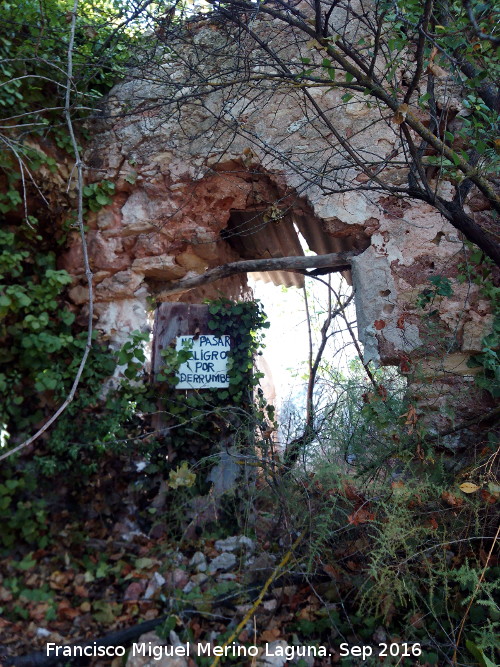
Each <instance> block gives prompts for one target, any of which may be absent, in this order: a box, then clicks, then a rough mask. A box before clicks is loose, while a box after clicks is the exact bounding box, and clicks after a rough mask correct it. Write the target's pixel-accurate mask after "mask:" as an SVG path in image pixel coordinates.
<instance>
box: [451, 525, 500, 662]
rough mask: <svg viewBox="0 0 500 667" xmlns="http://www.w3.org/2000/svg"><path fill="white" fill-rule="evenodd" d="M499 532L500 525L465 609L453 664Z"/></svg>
mask: <svg viewBox="0 0 500 667" xmlns="http://www.w3.org/2000/svg"><path fill="white" fill-rule="evenodd" d="M499 534H500V525H499V526H498V528H497V532H496V534H495V537H494V538H493V542H492V544H491V547H490V550H489V552H488V556H487V558H486V563H485V565H484V568H483V571H482V572H481V576H480V577H479V581H478V582H477V584H476V587H475V589H474V592H473V593H472V595H471V598H470V600H469V604H468V605H467V609H466V610H465V614H464V615H463V618H462V620H461V622H460V627H459V628H458V636H457V641H456V643H455V650H454V651H453V658H452V663H453V665H456V664H457V649H458V645H459V644H460V638H461V637H462V631H463V629H464V625H465V621H466V620H467V616H468V615H469V611H470V608H471V607H472V603H473V602H474V600H475V599H476V595H477V592H478V590H479V588H480V586H481V584H482V583H483V579H484V575H485V574H486V570H487V569H488V564H489V562H490V558H491V554H492V553H493V549H494V548H495V544H496V542H497V539H498V535H499Z"/></svg>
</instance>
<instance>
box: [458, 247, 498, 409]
mask: <svg viewBox="0 0 500 667" xmlns="http://www.w3.org/2000/svg"><path fill="white" fill-rule="evenodd" d="M469 249H471V248H470V247H469ZM493 268H494V264H493V262H492V261H491V260H490V259H489V258H488V257H485V256H484V254H483V253H482V252H481V251H480V250H477V249H476V250H474V249H473V248H472V251H471V253H470V255H469V257H468V262H467V263H466V264H461V265H460V267H459V269H460V274H459V276H458V280H459V282H462V283H463V282H465V281H466V280H470V281H471V282H473V283H475V284H476V285H478V286H479V288H480V293H481V295H482V296H484V297H485V298H486V299H488V300H489V302H490V304H491V310H492V313H493V322H492V330H491V332H490V333H489V334H487V335H486V336H485V337H484V338H483V340H482V349H481V352H480V353H479V354H475V355H473V356H472V357H471V358H470V359H469V361H468V366H469V367H470V368H475V369H477V368H480V369H481V370H480V372H478V373H476V375H475V380H476V383H477V384H478V385H479V386H480V387H482V388H483V389H486V390H487V391H489V392H490V394H491V395H492V396H493V397H494V398H499V397H500V288H499V287H497V285H496V284H495V280H494V278H493Z"/></svg>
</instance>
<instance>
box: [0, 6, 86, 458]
mask: <svg viewBox="0 0 500 667" xmlns="http://www.w3.org/2000/svg"><path fill="white" fill-rule="evenodd" d="M78 1H79V0H74V5H73V10H72V12H71V27H70V39H69V45H68V60H67V75H66V96H65V104H64V116H65V118H66V123H67V126H68V131H69V134H70V138H71V143H72V146H73V152H74V156H75V167H76V170H77V181H78V184H77V190H78V209H77V223H78V228H79V230H80V238H81V243H82V250H83V263H84V268H85V275H86V277H87V283H88V289H89V304H88V309H89V314H88V325H87V342H86V345H85V350H84V352H83V356H82V360H81V361H80V365H79V367H78V370H77V373H76V376H75V379H74V380H73V384H72V386H71V389H70V391H69V394H68V395H67V397H66V399H65V400H64V402H63V403H62V405H60V406H59V408H58V409H57V410H56V412H55V413H54V414H53V415H52V416H51V417H50V419H48V420H47V421H46V422H45V424H44V425H43V426H42V427H41V428H40V429H38V431H37V432H36V433H35V434H34V435H32V436H31V437H30V438H28V439H27V440H25V441H24V442H22V443H21V444H20V445H17V447H14V449H11V450H9V451H8V452H5V453H4V454H2V455H1V456H0V461H2V460H3V459H6V458H8V457H9V456H12V455H13V454H16V453H17V452H19V451H21V450H22V449H24V448H26V447H28V445H31V444H32V443H33V442H35V440H37V439H38V438H39V437H40V436H41V435H42V434H43V433H45V431H46V430H47V429H48V428H50V426H52V424H53V423H54V422H55V421H57V419H58V418H59V416H60V415H61V414H62V413H63V412H64V411H65V410H66V408H67V407H68V405H69V404H70V403H71V401H72V400H73V398H74V397H75V393H76V390H77V388H78V385H79V383H80V379H81V376H82V373H83V369H84V368H85V364H86V363H87V358H88V356H89V352H90V349H91V347H92V328H93V325H92V320H93V311H94V308H93V290H92V271H91V270H90V265H89V258H88V252H87V241H86V238H85V227H84V223H83V164H82V161H81V157H80V150H79V148H78V142H77V140H76V136H75V131H74V128H73V122H72V118H71V89H72V84H73V48H74V43H75V30H76V17H77V14H78Z"/></svg>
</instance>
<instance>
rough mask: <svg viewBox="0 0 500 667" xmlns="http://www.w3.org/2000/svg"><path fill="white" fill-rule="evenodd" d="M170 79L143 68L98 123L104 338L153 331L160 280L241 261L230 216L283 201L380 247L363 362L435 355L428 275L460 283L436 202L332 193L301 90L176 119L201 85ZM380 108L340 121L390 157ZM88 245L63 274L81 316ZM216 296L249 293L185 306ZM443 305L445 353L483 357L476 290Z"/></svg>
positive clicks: (333, 99) (93, 177) (201, 38)
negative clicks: (230, 236)
mask: <svg viewBox="0 0 500 667" xmlns="http://www.w3.org/2000/svg"><path fill="white" fill-rule="evenodd" d="M272 23H273V22H272V21H270V22H267V23H266V24H264V27H263V31H264V33H265V32H266V31H272ZM193 42H194V43H195V44H196V45H197V46H198V47H199V46H200V45H201V46H203V45H204V44H210V46H211V47H213V46H214V44H217V43H218V42H220V48H221V49H223V48H224V45H225V37H224V36H223V35H221V34H219V33H218V32H217V30H216V29H215V28H214V26H210V25H205V26H202V27H201V28H199V29H198V31H197V32H196V33H195V35H194V37H193ZM186 48H188V47H186ZM193 57H194V56H193ZM227 57H228V58H229V57H230V55H228V56H227ZM206 67H207V72H206V76H207V77H209V76H210V75H211V74H213V75H214V76H216V74H217V64H216V63H214V64H213V65H212V64H210V63H207V64H206ZM162 68H163V69H162ZM211 68H212V69H213V73H212V72H211ZM257 69H258V68H257V67H256V70H257ZM160 70H161V72H163V73H164V74H165V73H166V78H165V80H164V81H163V82H162V81H161V80H160V79H161V77H159V76H156V77H153V76H151V77H150V78H148V79H147V80H145V79H144V78H143V77H142V76H141V75H140V74H139V73H136V74H135V75H132V76H131V77H130V78H129V80H127V81H125V82H123V83H121V84H119V85H117V86H116V87H115V88H114V89H113V90H112V91H111V93H110V95H109V96H108V99H107V102H106V105H105V107H104V108H103V110H102V114H101V115H100V116H97V117H95V118H93V119H92V120H91V126H92V133H93V140H92V141H91V143H90V146H89V148H88V150H87V151H86V154H85V163H86V165H87V168H88V169H87V179H88V181H89V182H98V181H100V180H102V179H108V180H110V181H113V182H114V183H116V194H115V196H114V198H113V203H112V204H111V205H110V206H107V207H105V208H103V209H102V210H100V211H99V212H98V213H95V214H91V215H90V216H89V220H88V225H89V228H90V231H89V234H88V244H89V255H90V261H91V266H92V269H93V271H94V281H95V301H96V315H97V318H98V319H97V327H98V328H99V329H100V330H101V331H102V333H103V335H105V336H106V337H108V338H109V339H110V340H111V341H112V342H113V343H114V344H116V345H118V344H121V343H122V342H123V340H124V339H125V338H126V335H127V333H128V332H129V331H130V330H133V329H138V328H139V329H140V328H144V327H145V326H147V312H146V310H147V303H148V299H147V297H148V296H150V295H152V294H153V293H154V296H155V298H156V299H162V296H161V285H162V284H165V283H168V282H170V281H174V280H177V279H179V278H182V277H184V276H189V275H192V274H198V273H202V272H203V271H205V270H206V269H207V268H209V267H213V266H216V265H219V264H222V263H226V262H230V261H235V260H237V259H238V258H239V256H238V254H237V253H236V252H235V251H234V250H233V248H232V247H231V246H230V244H229V243H228V242H227V241H225V240H223V239H222V238H221V236H220V233H221V231H222V230H224V229H225V228H226V226H227V224H228V220H229V217H230V214H231V210H232V209H239V210H243V209H245V208H247V207H249V206H255V205H256V204H259V205H261V206H262V207H265V206H269V205H272V204H273V203H274V202H276V201H279V202H280V204H281V205H283V203H285V205H286V206H289V207H290V208H292V209H293V208H298V209H300V210H301V211H303V212H306V213H307V215H308V216H309V218H310V219H311V224H318V225H321V226H322V227H323V229H324V230H325V231H326V232H327V233H328V234H330V235H331V236H333V237H335V238H338V239H344V241H345V240H346V239H347V241H348V240H349V239H352V238H355V237H357V236H359V234H360V232H363V233H364V234H365V235H366V236H367V237H370V238H371V243H370V246H369V247H368V249H367V250H365V251H364V252H363V253H362V254H360V255H359V256H358V257H356V259H355V260H354V262H353V271H352V273H353V282H354V286H355V288H356V308H357V317H358V326H359V337H360V339H361V341H362V343H363V344H364V346H365V358H366V360H375V361H381V362H382V363H398V361H399V360H400V359H401V357H402V356H404V355H407V354H408V353H409V352H415V351H418V350H421V352H422V355H423V356H425V355H427V354H429V351H430V347H429V345H428V338H429V336H428V332H425V331H423V330H422V328H423V319H422V318H421V313H419V312H418V309H417V307H416V297H417V296H418V293H419V292H421V291H422V289H424V288H425V287H428V286H429V283H428V278H429V277H430V276H432V275H439V274H441V275H445V276H450V277H454V276H456V273H457V263H458V262H459V261H460V259H461V253H462V242H461V240H460V239H459V238H458V236H457V233H456V231H455V230H454V228H453V227H451V226H450V225H449V224H448V223H447V222H446V221H445V220H444V219H443V218H442V217H441V216H440V215H439V214H438V213H437V212H436V211H435V210H434V209H433V208H432V207H430V206H428V205H427V204H423V203H420V204H416V203H409V202H405V201H402V200H398V199H397V198H395V197H390V196H387V195H385V196H380V195H376V194H373V193H366V192H356V191H351V192H344V193H341V194H334V193H330V192H329V188H328V187H325V186H324V185H323V187H320V185H319V184H318V183H317V182H315V179H312V178H311V179H308V177H307V175H308V174H309V173H314V169H315V168H316V167H317V164H318V160H321V162H322V163H324V164H329V165H330V166H331V165H334V164H336V163H339V164H340V160H341V158H340V157H339V155H337V154H336V153H335V151H334V150H333V149H332V148H329V147H328V146H327V145H325V142H324V139H323V136H322V133H321V131H319V130H318V123H319V121H318V119H317V118H314V117H313V116H312V115H311V114H310V113H308V110H307V109H304V104H303V102H300V103H298V100H297V98H296V93H295V91H294V90H293V89H290V90H289V91H287V92H286V93H283V92H280V91H279V90H275V89H274V88H273V89H271V88H269V90H268V91H265V93H264V95H265V100H266V103H265V104H259V103H258V102H256V101H255V100H252V96H251V95H248V96H246V95H245V91H244V90H241V89H239V90H238V94H235V95H234V96H233V97H231V96H228V94H227V91H215V92H213V93H211V94H209V95H208V96H206V97H205V98H204V102H203V104H201V103H200V102H199V101H196V100H194V101H191V102H189V103H188V102H186V103H185V104H182V103H181V104H180V105H179V106H178V107H177V108H176V109H177V112H178V113H174V107H168V105H167V104H166V102H167V101H171V100H172V96H173V97H175V96H177V97H178V98H180V97H182V96H189V95H190V93H191V92H192V88H191V87H190V86H189V85H186V86H180V85H177V87H176V85H174V84H175V82H176V81H178V82H182V81H184V80H188V79H186V73H185V72H183V70H182V66H181V65H180V64H179V63H173V62H172V61H170V60H169V58H168V56H165V62H164V63H163V64H162V65H161V66H160V69H159V72H160ZM266 85H267V84H266V83H265V82H263V83H262V86H264V88H265V86H266ZM311 94H312V96H313V97H314V99H316V100H317V101H319V102H320V103H321V105H322V107H323V108H325V109H330V108H331V109H334V108H335V107H336V105H337V104H338V102H339V99H338V96H339V93H337V92H336V91H335V90H318V89H314V88H313V89H311ZM163 101H165V103H164V102H163ZM167 107H168V108H167ZM166 108H167V110H166ZM309 111H310V109H309ZM305 112H306V113H305ZM373 113H376V111H373V110H370V109H369V108H368V107H367V105H366V103H365V101H364V100H363V97H362V96H360V99H354V100H353V102H352V103H351V104H349V105H348V106H347V107H345V113H344V114H343V115H342V116H341V117H339V118H336V127H337V128H338V129H339V131H340V132H343V134H344V136H345V137H348V138H351V140H352V142H353V145H355V146H357V147H363V146H369V150H370V153H371V155H377V156H379V157H384V155H387V154H389V153H390V152H391V151H392V150H394V148H395V147H396V148H397V134H396V133H395V131H394V130H393V129H391V127H390V126H389V125H388V124H387V123H375V122H374V123H372V124H371V123H367V122H366V119H367V117H368V118H369V117H370V115H371V114H373ZM217 119H218V120H217ZM347 176H349V178H351V179H353V180H354V179H357V180H358V181H359V182H360V183H363V182H364V179H365V176H364V174H363V173H362V172H359V173H357V174H356V173H353V172H352V169H351V172H350V173H349V174H347V172H346V177H347ZM391 178H392V180H393V182H394V183H398V182H404V180H405V179H406V172H405V170H404V169H401V170H398V171H397V173H396V172H395V173H394V174H393V175H392V176H391ZM327 185H328V184H327ZM268 224H270V225H272V224H277V223H275V222H272V221H271V222H269V223H268ZM78 244H79V241H78V239H77V238H76V236H75V239H74V242H73V243H71V244H70V248H69V250H68V252H67V253H66V255H65V256H64V257H63V258H62V262H61V265H62V266H63V267H64V268H66V269H67V270H68V271H70V272H71V273H72V274H73V275H74V285H73V286H72V289H71V290H70V298H71V299H72V300H73V302H74V303H75V304H77V305H79V306H83V307H85V301H86V298H87V297H86V292H85V289H84V284H85V281H84V276H83V266H82V261H81V251H80V250H79V245H78ZM219 290H220V291H222V292H223V293H225V294H226V295H228V296H232V297H236V296H238V295H241V294H243V293H245V290H246V281H245V278H242V277H234V278H231V279H227V280H225V281H221V282H219V283H216V284H215V285H210V286H207V287H206V288H201V289H198V290H196V291H193V292H187V293H185V294H183V295H181V296H180V297H179V296H176V297H175V300H181V301H191V302H199V301H200V300H202V299H203V298H204V297H207V296H215V295H216V294H217V293H219ZM165 298H166V299H168V298H169V297H168V296H166V297H165ZM441 305H442V307H441V313H440V322H439V327H440V332H441V335H442V336H443V337H444V338H445V339H448V338H449V340H453V341H454V342H453V345H451V343H450V349H449V350H447V353H452V352H453V353H457V352H460V353H461V354H462V355H467V354H469V353H471V352H474V351H477V350H478V348H479V346H480V344H481V339H482V337H483V336H484V335H485V333H487V332H488V327H489V326H490V323H491V317H490V314H489V312H488V309H487V307H485V306H484V302H483V301H481V300H480V298H479V295H478V292H477V288H476V287H475V286H474V285H466V286H462V287H457V289H456V291H455V294H454V297H453V298H452V299H448V300H443V303H442V304H441ZM451 347H453V350H452V349H451ZM442 351H443V350H441V351H440V353H441V352H442ZM435 352H436V354H437V353H438V350H437V349H436V350H435Z"/></svg>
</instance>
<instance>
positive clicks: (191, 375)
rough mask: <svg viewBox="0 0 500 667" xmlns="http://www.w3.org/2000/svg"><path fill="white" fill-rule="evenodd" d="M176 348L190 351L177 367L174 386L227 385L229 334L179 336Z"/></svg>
mask: <svg viewBox="0 0 500 667" xmlns="http://www.w3.org/2000/svg"><path fill="white" fill-rule="evenodd" d="M175 348H176V349H177V350H185V349H187V350H189V351H190V352H191V358H190V359H188V360H187V361H185V362H184V363H183V364H181V365H180V367H179V370H178V371H177V379H178V382H177V384H176V389H210V388H212V387H229V375H228V369H227V362H228V357H229V352H230V351H231V341H230V338H229V336H201V335H198V336H179V337H178V338H177V342H176V345H175Z"/></svg>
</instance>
